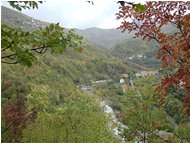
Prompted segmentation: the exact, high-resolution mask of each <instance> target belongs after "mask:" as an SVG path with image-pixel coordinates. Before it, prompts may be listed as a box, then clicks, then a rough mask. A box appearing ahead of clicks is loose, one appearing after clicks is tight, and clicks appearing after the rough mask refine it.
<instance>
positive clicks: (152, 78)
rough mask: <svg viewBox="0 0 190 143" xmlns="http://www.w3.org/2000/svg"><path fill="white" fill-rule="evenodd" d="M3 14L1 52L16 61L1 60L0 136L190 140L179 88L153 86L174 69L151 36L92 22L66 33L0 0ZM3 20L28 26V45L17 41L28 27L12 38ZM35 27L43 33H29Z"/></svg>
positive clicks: (66, 140) (62, 142) (99, 142)
mask: <svg viewBox="0 0 190 143" xmlns="http://www.w3.org/2000/svg"><path fill="white" fill-rule="evenodd" d="M89 2H90V1H89ZM13 3H14V2H13ZM21 3H22V2H21ZM23 3H25V2H23ZM55 3H56V2H55ZM16 4H17V3H16ZM25 4H27V1H26V3H25ZM34 4H35V3H34ZM18 5H19V2H18ZM13 6H14V5H13ZM42 6H43V4H42ZM92 6H93V4H92ZM15 7H16V6H15ZM30 7H32V4H31V6H30ZM141 8H142V7H141ZM1 13H2V14H1V23H2V29H1V31H2V33H3V34H2V36H1V37H2V40H1V41H2V45H1V52H2V53H1V58H2V57H6V56H7V57H8V58H9V60H13V61H14V60H15V59H16V58H18V59H16V60H20V61H19V62H18V61H16V62H15V63H6V62H5V63H3V62H2V64H1V142H2V143H29V142H30V143H134V142H139V143H167V142H168V143H170V142H171V143H189V142H190V138H189V132H190V118H189V116H188V115H187V114H186V109H185V108H183V100H184V97H185V95H186V92H185V89H184V88H183V87H182V86H181V87H180V86H178V85H174V86H170V87H168V91H169V92H168V93H167V96H165V95H162V96H161V97H163V98H160V95H159V93H158V92H157V91H158V85H160V83H161V82H162V79H164V77H165V76H168V77H169V75H170V74H171V73H174V72H175V71H176V70H177V68H176V67H169V68H165V69H164V68H163V64H162V62H161V61H160V60H158V59H157V56H158V53H159V52H160V51H159V50H160V49H159V48H160V45H159V44H158V43H157V42H156V41H155V40H150V41H144V40H142V39H140V38H133V37H134V32H133V31H132V32H131V33H128V31H125V32H124V33H122V32H121V31H120V30H118V29H103V28H97V27H92V28H87V29H83V30H81V29H78V28H74V29H72V32H73V33H72V32H71V33H69V30H71V29H69V28H61V27H58V24H55V25H54V24H51V23H48V22H44V21H41V20H37V19H35V18H32V17H30V16H28V15H26V14H23V13H21V12H18V11H16V10H12V9H9V8H7V7H4V6H1ZM6 26H7V27H8V26H9V27H11V28H13V29H15V28H20V31H16V32H15V33H19V32H20V33H21V35H22V31H23V33H24V32H27V31H28V32H27V34H28V35H29V36H30V34H31V37H32V38H31V39H32V40H33V41H31V42H33V43H34V44H31V45H26V44H25V43H23V45H22V43H21V44H20V43H19V40H18V39H19V38H20V39H21V40H23V41H24V40H26V42H29V41H30V39H26V37H24V36H25V35H27V34H23V35H24V36H23V37H14V32H12V31H10V29H9V28H7V27H6ZM40 27H41V28H40ZM47 27H48V28H47ZM165 28H166V29H163V30H165V31H166V32H167V34H171V33H175V32H176V29H175V28H172V25H167V26H166V27H165ZM7 29H8V30H7ZM39 29H40V30H41V31H40V30H39ZM38 30H39V31H40V32H41V35H40V32H39V33H37V34H36V33H34V34H33V33H32V32H35V31H38ZM43 30H44V31H43ZM7 31H8V32H7ZM59 31H62V33H60V36H59V35H58V38H57V39H56V38H54V35H55V37H56V36H57V33H58V34H59ZM9 32H10V35H11V34H13V36H12V37H11V36H9ZM54 32H55V33H54ZM56 32H57V33H56ZM4 33H8V35H6V34H5V35H4ZM52 33H53V34H54V35H53V34H52ZM38 34H39V35H40V36H39V35H38ZM51 34H52V35H51ZM61 34H62V35H61ZM75 34H76V35H75ZM36 35H37V37H35V36H36ZM78 35H79V36H78ZM80 36H82V37H83V39H82V38H80ZM42 37H43V38H42ZM11 38H13V39H11ZM24 38H25V39H24ZM48 38H50V40H49V39H48ZM7 39H8V40H7ZM15 39H17V40H18V43H19V44H20V45H19V44H18V45H16V46H21V47H17V48H18V49H17V48H15V47H14V46H15V45H14V44H15V43H16V42H15V43H14V42H13V41H14V40H15ZM40 39H42V44H41V45H40V44H39V45H40V46H42V49H40V48H41V47H40V46H39V49H40V50H39V49H38V47H37V46H38V45H37V44H38V41H40ZM78 39H79V41H77V40H78ZM11 40H12V41H11ZM64 40H65V41H64ZM81 41H82V42H81ZM21 42H22V41H21ZM35 42H36V43H37V44H35ZM7 43H10V44H7ZM46 44H50V46H49V45H46ZM54 44H55V45H54ZM4 45H5V48H4ZM6 46H7V47H6ZM30 46H31V47H32V48H30ZM46 46H47V47H46ZM56 46H57V47H56ZM77 46H79V47H80V49H78V47H77ZM44 47H45V48H44ZM73 47H74V48H73ZM35 48H36V49H35ZM11 52H13V54H10V55H9V53H11ZM17 54H18V57H17ZM22 54H23V55H24V54H26V56H25V55H24V56H23V55H22ZM20 55H21V56H20ZM19 56H20V57H19ZM22 56H23V57H22ZM30 56H31V57H32V58H33V59H32V60H31V61H28V58H30ZM14 58H15V59H14ZM1 60H2V59H1ZM22 60H24V62H25V63H24V62H23V63H22ZM181 82H182V81H181ZM183 84H185V83H182V85H183Z"/></svg>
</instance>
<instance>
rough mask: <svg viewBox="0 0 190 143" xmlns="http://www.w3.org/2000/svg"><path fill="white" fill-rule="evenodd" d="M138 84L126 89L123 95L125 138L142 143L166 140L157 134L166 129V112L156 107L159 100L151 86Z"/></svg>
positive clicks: (167, 120) (167, 121)
mask: <svg viewBox="0 0 190 143" xmlns="http://www.w3.org/2000/svg"><path fill="white" fill-rule="evenodd" d="M137 84H139V83H137ZM140 84H141V86H140V85H139V87H137V88H136V89H131V90H128V91H127V92H126V95H125V96H126V99H125V107H124V109H125V113H124V123H125V124H126V125H127V126H128V128H129V129H125V135H126V139H127V140H129V141H136V140H138V141H142V142H144V143H145V142H147V141H148V142H153V140H154V141H157V142H161V141H168V140H167V139H166V138H165V137H162V136H160V135H159V131H160V130H166V129H168V125H169V124H168V123H169V119H168V118H167V114H166V113H165V112H164V110H163V109H161V108H159V107H158V103H159V102H158V100H157V99H156V98H155V97H154V96H153V94H152V93H153V91H154V88H153V86H152V85H151V84H146V83H142V82H141V83H140ZM166 135H167V132H165V136H166Z"/></svg>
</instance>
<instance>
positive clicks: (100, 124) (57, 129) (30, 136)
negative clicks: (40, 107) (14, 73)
mask: <svg viewBox="0 0 190 143" xmlns="http://www.w3.org/2000/svg"><path fill="white" fill-rule="evenodd" d="M73 94H76V93H73ZM36 98H37V99H38V100H41V98H38V97H36ZM29 104H30V103H29ZM30 105H31V104H30ZM49 108H50V106H49ZM97 117H98V118H97ZM107 123H108V118H107V117H106V116H105V114H104V113H103V112H101V110H100V107H99V105H98V103H97V102H94V99H93V98H90V97H87V96H86V97H85V96H83V95H82V96H81V95H70V96H69V97H65V99H64V102H63V103H62V104H61V105H60V106H59V107H56V108H53V110H52V112H40V113H39V114H38V119H37V120H36V122H35V123H33V124H31V125H30V126H29V127H28V128H27V129H26V130H25V131H24V137H23V139H22V142H47V143H48V142H86V143H88V142H100V143H101V142H102V143H103V142H107V143H109V142H113V141H114V139H113V137H112V134H111V132H110V131H109V130H108V128H107Z"/></svg>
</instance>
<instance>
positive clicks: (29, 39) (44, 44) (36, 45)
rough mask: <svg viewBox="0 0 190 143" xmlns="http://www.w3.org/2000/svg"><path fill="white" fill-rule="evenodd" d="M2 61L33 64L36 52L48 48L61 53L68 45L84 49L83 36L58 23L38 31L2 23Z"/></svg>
mask: <svg viewBox="0 0 190 143" xmlns="http://www.w3.org/2000/svg"><path fill="white" fill-rule="evenodd" d="M1 31H2V39H1V42H2V47H1V53H2V57H1V59H2V63H8V64H17V63H20V64H22V65H26V66H28V67H30V66H32V63H33V62H34V61H35V60H36V56H35V54H34V53H39V54H44V53H45V52H46V51H47V50H50V51H51V53H55V54H61V53H63V52H64V50H65V49H66V47H67V46H68V47H72V48H74V50H75V51H78V52H81V51H82V45H83V41H82V37H80V36H78V35H76V34H74V33H73V31H72V30H70V31H68V32H65V31H64V29H63V28H61V27H60V26H59V23H57V24H50V25H49V26H47V27H46V28H45V29H42V28H41V27H40V28H39V29H38V30H37V31H33V32H24V31H22V30H21V29H20V28H11V27H9V26H7V25H4V24H3V25H2V29H1Z"/></svg>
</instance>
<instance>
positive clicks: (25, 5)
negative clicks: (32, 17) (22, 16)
mask: <svg viewBox="0 0 190 143" xmlns="http://www.w3.org/2000/svg"><path fill="white" fill-rule="evenodd" d="M8 3H9V4H10V6H11V7H13V8H15V9H17V10H19V11H22V9H35V8H37V9H38V4H39V3H42V1H38V2H35V1H8Z"/></svg>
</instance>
